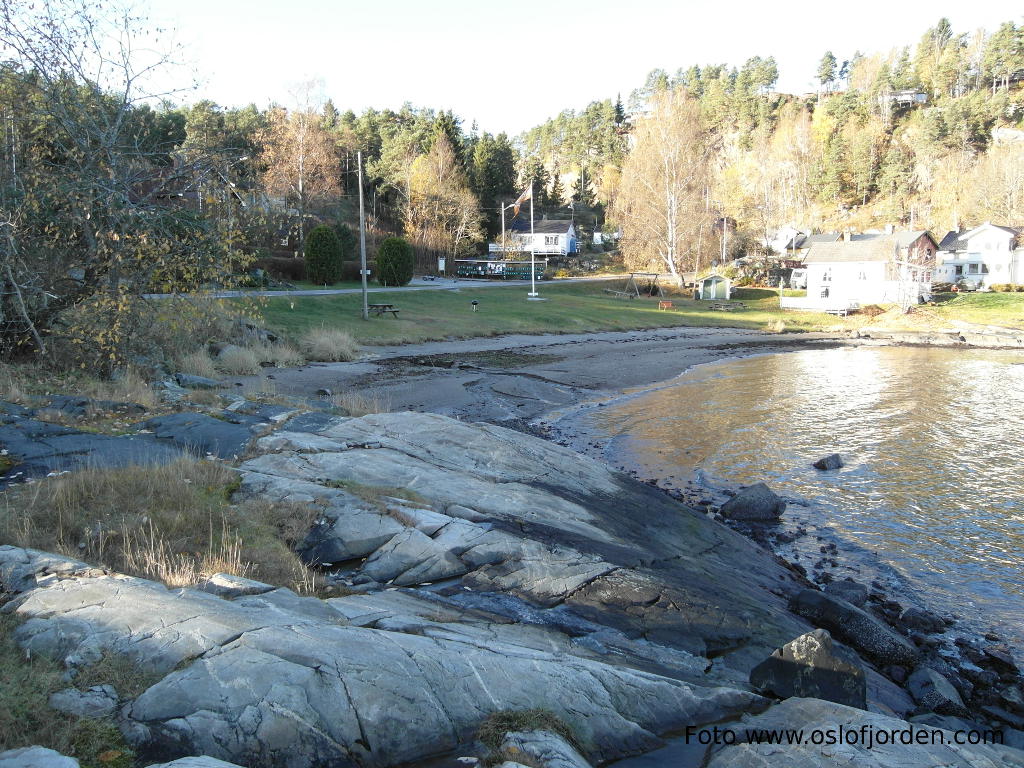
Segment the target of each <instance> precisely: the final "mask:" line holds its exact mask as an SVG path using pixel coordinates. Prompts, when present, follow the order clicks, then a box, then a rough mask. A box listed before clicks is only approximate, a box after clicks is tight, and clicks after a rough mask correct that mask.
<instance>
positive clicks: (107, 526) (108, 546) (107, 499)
mask: <svg viewBox="0 0 1024 768" xmlns="http://www.w3.org/2000/svg"><path fill="white" fill-rule="evenodd" d="M237 483H238V477H237V475H236V473H235V472H234V471H232V470H230V469H229V468H227V467H225V466H223V465H221V464H219V463H217V462H211V461H200V460H197V459H181V460H179V461H177V462H175V463H173V464H169V465H166V466H155V467H125V468H121V469H86V470H80V471H77V472H72V473H69V474H66V475H61V476H59V477H55V478H49V479H47V480H43V481H40V482H36V483H32V484H31V485H21V486H14V487H12V488H10V489H8V490H7V491H5V492H4V493H2V494H0V541H4V542H10V543H13V544H16V545H18V546H23V547H32V548H35V549H41V550H44V551H49V552H60V553H62V554H65V555H69V556H71V557H76V558H79V559H81V560H85V561H87V562H91V563H95V564H97V565H102V566H104V567H107V568H110V569H112V570H115V571H118V572H121V573H128V574H132V575H135V576H142V577H145V578H151V579H159V580H160V581H163V582H164V583H165V584H167V585H168V586H175V587H177V586H186V585H191V584H196V583H199V582H200V581H202V580H203V579H204V578H206V577H208V576H210V575H212V574H214V573H218V572H224V573H233V574H235V575H238V576H247V577H249V578H253V579H257V580H260V581H265V582H267V583H270V584H277V585H281V586H286V587H289V588H292V589H296V590H299V591H311V590H315V589H317V588H318V584H317V581H316V578H315V577H314V575H313V574H311V573H310V572H309V571H308V569H307V568H306V566H305V565H304V564H303V563H302V562H301V561H300V560H299V558H298V556H297V555H296V554H295V553H294V551H293V550H292V547H293V546H294V545H295V544H296V543H297V542H298V541H299V540H301V538H302V537H303V536H304V535H305V533H306V531H308V530H309V527H310V526H311V524H312V521H313V519H314V517H315V516H316V514H317V513H319V511H320V510H319V509H318V508H316V507H315V506H312V505H307V504H275V503H270V502H266V501H258V500H254V501H245V502H242V503H240V504H232V503H231V502H230V500H229V497H230V494H231V492H232V491H233V489H234V488H235V487H236V486H237Z"/></svg>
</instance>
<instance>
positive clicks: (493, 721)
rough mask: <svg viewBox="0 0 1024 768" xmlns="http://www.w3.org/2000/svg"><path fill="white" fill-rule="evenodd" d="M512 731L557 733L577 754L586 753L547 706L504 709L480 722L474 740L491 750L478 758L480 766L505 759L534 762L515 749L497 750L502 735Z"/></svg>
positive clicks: (490, 764) (532, 763)
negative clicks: (510, 750) (480, 759)
mask: <svg viewBox="0 0 1024 768" xmlns="http://www.w3.org/2000/svg"><path fill="white" fill-rule="evenodd" d="M516 731H550V732H551V733H555V734H558V735H559V736H561V737H562V738H563V739H565V740H566V741H567V742H568V743H569V744H570V745H572V747H573V748H574V749H576V750H577V751H578V752H580V753H581V754H584V755H585V754H586V750H585V749H583V746H582V744H581V743H580V740H579V738H578V737H577V736H576V734H575V732H574V731H573V730H572V728H570V727H569V725H568V724H566V722H565V721H564V720H562V718H560V717H559V716H558V715H556V714H555V713H554V712H551V711H549V710H547V709H522V710H511V709H508V710H502V711H500V712H492V713H491V714H490V715H488V717H487V719H486V720H484V721H483V723H481V725H480V730H479V731H478V732H477V739H479V740H480V742H481V743H482V744H483V745H484V746H485V747H487V748H488V749H490V750H491V753H490V754H489V755H487V756H486V757H485V758H484V759H483V760H482V761H481V765H484V766H494V765H498V764H500V763H502V762H504V761H506V760H512V761H515V762H518V763H521V764H523V765H528V766H534V765H538V763H535V762H533V761H532V758H531V756H530V755H524V754H523V753H521V752H519V751H518V750H516V751H515V752H514V753H513V754H510V753H509V751H507V750H502V749H501V742H502V741H504V739H505V735H506V734H508V733H514V732H516Z"/></svg>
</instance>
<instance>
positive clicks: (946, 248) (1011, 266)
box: [935, 222, 1024, 288]
mask: <svg viewBox="0 0 1024 768" xmlns="http://www.w3.org/2000/svg"><path fill="white" fill-rule="evenodd" d="M936 258H937V262H936V270H935V272H936V274H935V280H936V282H942V283H958V282H960V281H962V280H963V281H966V282H969V283H973V284H974V286H975V287H976V288H988V287H989V286H991V285H993V284H995V283H1017V284H1021V283H1024V231H1022V230H1021V229H1015V228H1013V227H1001V226H998V225H996V224H991V223H989V222H985V223H984V224H982V225H981V226H980V227H975V228H974V229H972V230H970V231H969V232H949V233H948V234H947V235H946V236H945V237H944V238H942V242H941V243H939V251H938V253H937V254H936Z"/></svg>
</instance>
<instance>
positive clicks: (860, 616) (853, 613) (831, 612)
mask: <svg viewBox="0 0 1024 768" xmlns="http://www.w3.org/2000/svg"><path fill="white" fill-rule="evenodd" d="M790 608H791V609H792V610H793V612H794V613H796V614H798V615H800V616H803V617H804V618H805V619H807V620H808V621H810V622H811V623H812V624H814V625H816V626H819V627H822V628H824V629H827V630H829V632H831V633H832V634H833V635H834V636H835V637H837V638H839V639H840V640H842V641H843V642H844V643H846V644H848V645H850V646H852V647H853V648H855V649H856V650H858V651H860V652H861V653H863V654H864V655H865V656H867V657H868V658H869V659H871V660H872V661H874V662H876V663H878V664H880V665H882V666H888V665H890V664H898V665H900V666H906V667H912V666H914V665H915V664H916V662H917V659H918V655H919V654H918V650H917V649H916V648H915V647H914V646H913V645H911V644H910V642H909V641H908V640H907V639H906V638H904V637H900V636H899V635H897V634H896V633H895V632H893V631H892V630H891V629H889V627H887V626H886V625H885V624H883V623H882V622H881V621H879V620H878V619H876V618H875V617H874V616H872V615H870V614H868V613H865V612H864V611H862V610H861V609H860V608H858V607H857V606H855V605H851V604H850V603H848V602H846V601H845V600H841V599H840V598H837V597H832V596H831V595H826V594H824V593H822V592H819V591H817V590H815V589H805V590H803V591H802V592H800V593H799V594H798V595H797V596H796V597H795V598H794V599H793V600H792V602H791V603H790Z"/></svg>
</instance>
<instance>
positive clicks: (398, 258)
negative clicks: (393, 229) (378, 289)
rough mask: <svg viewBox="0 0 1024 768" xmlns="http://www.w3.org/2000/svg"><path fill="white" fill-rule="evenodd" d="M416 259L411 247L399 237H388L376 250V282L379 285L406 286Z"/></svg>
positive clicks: (410, 278)
mask: <svg viewBox="0 0 1024 768" xmlns="http://www.w3.org/2000/svg"><path fill="white" fill-rule="evenodd" d="M415 264H416V258H415V256H414V254H413V252H412V246H411V245H409V243H408V242H407V241H406V240H405V239H404V238H401V237H389V238H387V239H385V240H384V241H383V242H381V244H380V248H378V249H377V281H378V282H379V283H380V284H381V285H406V284H407V283H408V282H409V281H410V280H412V270H413V267H414V266H415Z"/></svg>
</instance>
